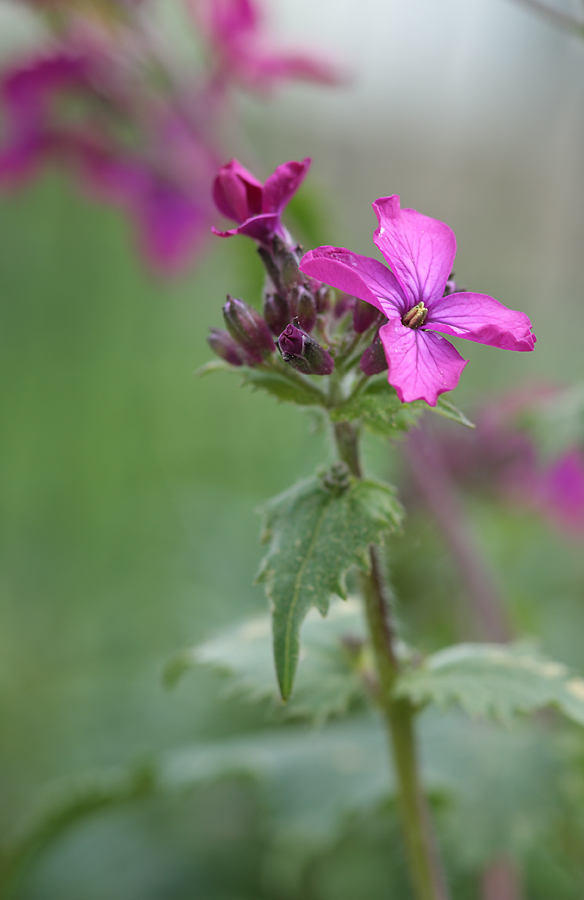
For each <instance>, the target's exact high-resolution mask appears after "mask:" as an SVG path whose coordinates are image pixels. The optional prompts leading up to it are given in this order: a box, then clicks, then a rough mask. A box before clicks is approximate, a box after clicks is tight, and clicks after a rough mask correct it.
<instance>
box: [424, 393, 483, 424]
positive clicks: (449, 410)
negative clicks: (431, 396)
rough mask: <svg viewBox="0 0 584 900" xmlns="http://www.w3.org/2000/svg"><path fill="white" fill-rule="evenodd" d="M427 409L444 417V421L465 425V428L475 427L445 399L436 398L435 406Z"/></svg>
mask: <svg viewBox="0 0 584 900" xmlns="http://www.w3.org/2000/svg"><path fill="white" fill-rule="evenodd" d="M424 405H425V404H424ZM427 408H428V409H429V410H430V411H431V412H433V413H436V415H438V416H444V418H445V419H452V421H453V422H458V424H459V425H465V426H466V428H475V425H474V424H473V423H472V422H471V421H470V419H467V417H466V416H465V414H464V413H463V412H461V411H460V410H459V409H458V407H457V406H455V405H454V403H451V402H450V400H447V399H446V398H445V397H438V402H437V403H436V406H429V407H427Z"/></svg>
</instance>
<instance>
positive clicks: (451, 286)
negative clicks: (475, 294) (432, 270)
mask: <svg viewBox="0 0 584 900" xmlns="http://www.w3.org/2000/svg"><path fill="white" fill-rule="evenodd" d="M459 291H466V288H464V287H461V286H460V285H459V284H458V282H456V281H455V280H454V272H451V273H450V277H449V279H448V281H447V282H446V285H445V287H444V296H445V297H448V295H449V294H457V293H458V292H459Z"/></svg>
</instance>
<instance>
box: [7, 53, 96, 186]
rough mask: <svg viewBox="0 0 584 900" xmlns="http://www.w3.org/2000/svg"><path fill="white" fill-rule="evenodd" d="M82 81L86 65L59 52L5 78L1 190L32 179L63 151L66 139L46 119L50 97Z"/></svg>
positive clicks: (22, 66)
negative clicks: (59, 151) (4, 122)
mask: <svg viewBox="0 0 584 900" xmlns="http://www.w3.org/2000/svg"><path fill="white" fill-rule="evenodd" d="M86 76H87V66H86V63H85V61H84V60H82V59H80V58H79V57H77V56H70V55H67V54H65V53H63V52H57V53H56V54H54V55H53V56H39V57H35V58H33V59H31V60H27V61H26V62H24V63H21V64H17V65H15V66H12V67H10V68H9V69H8V70H7V71H6V72H5V73H4V75H3V77H2V81H1V83H0V97H1V99H2V103H3V106H4V109H5V111H6V124H5V135H4V140H3V142H2V145H1V146H0V185H2V184H6V185H9V186H10V185H15V184H17V183H19V182H21V181H23V180H26V179H27V178H30V177H32V176H33V175H35V174H36V172H37V170H38V168H39V167H40V166H41V165H42V164H43V163H44V162H45V161H46V159H47V158H48V157H49V156H50V154H52V153H53V152H55V151H57V150H60V149H65V148H66V146H67V138H66V135H65V134H63V133H61V132H60V131H59V130H58V129H56V128H55V127H54V125H53V123H52V120H51V104H52V102H53V95H54V94H55V93H58V92H61V91H64V90H71V89H72V88H79V87H81V86H82V85H83V84H84V81H85V78H86Z"/></svg>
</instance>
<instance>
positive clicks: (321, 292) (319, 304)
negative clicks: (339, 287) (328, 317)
mask: <svg viewBox="0 0 584 900" xmlns="http://www.w3.org/2000/svg"><path fill="white" fill-rule="evenodd" d="M310 280H311V281H312V282H313V284H314V283H315V282H314V278H311V279H310ZM316 284H318V282H316ZM313 290H314V288H313ZM315 298H316V311H317V313H325V312H328V311H329V309H330V308H331V301H332V298H333V291H332V290H331V288H330V287H327V285H326V284H321V286H320V287H319V288H318V290H315Z"/></svg>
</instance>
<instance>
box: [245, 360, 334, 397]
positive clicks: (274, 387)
mask: <svg viewBox="0 0 584 900" xmlns="http://www.w3.org/2000/svg"><path fill="white" fill-rule="evenodd" d="M301 377H302V376H300V378H298V381H296V380H294V381H292V380H291V379H289V378H287V377H286V376H285V375H281V374H280V373H279V372H274V371H269V372H266V371H265V370H262V369H246V370H245V371H243V383H244V384H249V385H251V387H252V388H254V389H258V388H261V389H262V390H264V391H267V392H268V394H272V395H273V396H274V397H277V398H278V400H285V401H287V402H288V403H298V404H299V405H300V406H315V405H323V402H324V399H325V398H324V394H323V393H322V391H321V390H320V388H317V387H316V385H313V384H312V383H311V382H310V381H308V380H307V381H306V384H302V381H301Z"/></svg>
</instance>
